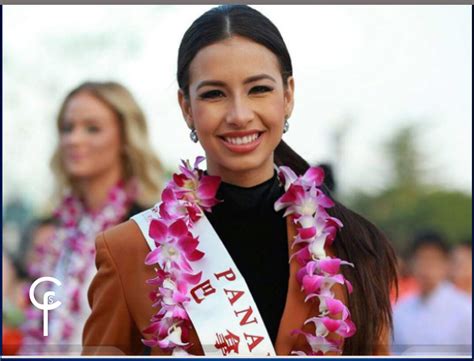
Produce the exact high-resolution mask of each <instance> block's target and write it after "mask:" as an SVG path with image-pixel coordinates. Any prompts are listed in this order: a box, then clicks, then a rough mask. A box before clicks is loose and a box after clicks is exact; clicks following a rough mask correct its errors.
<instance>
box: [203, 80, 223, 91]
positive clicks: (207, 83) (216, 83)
mask: <svg viewBox="0 0 474 361" xmlns="http://www.w3.org/2000/svg"><path fill="white" fill-rule="evenodd" d="M224 85H225V83H224V82H223V81H219V80H203V81H202V82H200V83H199V84H198V86H197V87H196V90H199V88H202V87H203V86H224Z"/></svg>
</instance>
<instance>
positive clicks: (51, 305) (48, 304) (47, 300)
mask: <svg viewBox="0 0 474 361" xmlns="http://www.w3.org/2000/svg"><path fill="white" fill-rule="evenodd" d="M43 282H53V283H55V284H56V285H58V286H61V281H59V280H58V279H56V278H54V277H40V278H38V279H37V280H36V281H34V282H33V284H32V285H31V287H30V300H31V303H33V305H34V306H35V307H36V308H38V309H40V310H43V336H48V311H51V310H54V309H55V308H58V307H59V306H60V305H61V301H56V302H53V301H54V296H55V295H56V294H55V293H54V291H47V292H45V293H44V295H43V303H39V302H38V301H37V300H36V298H35V289H36V287H37V286H38V285H39V284H40V283H43Z"/></svg>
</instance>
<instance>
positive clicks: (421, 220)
mask: <svg viewBox="0 0 474 361" xmlns="http://www.w3.org/2000/svg"><path fill="white" fill-rule="evenodd" d="M416 132H417V130H416V128H415V127H414V126H411V127H406V128H403V129H401V130H400V131H399V132H397V133H396V134H395V135H394V137H393V138H392V139H391V140H390V141H389V142H388V143H387V144H386V150H387V153H388V157H387V159H388V161H389V162H390V163H391V168H392V174H393V177H392V181H391V183H390V184H389V185H388V186H387V187H386V188H385V189H384V190H383V191H381V192H380V193H378V194H375V195H369V194H365V193H360V192H359V193H356V194H354V195H353V196H352V197H351V199H349V200H348V203H349V204H350V205H351V206H352V208H353V209H354V210H356V211H358V212H360V213H361V214H363V215H364V216H366V217H367V218H368V219H370V220H371V221H372V222H374V223H375V224H376V225H377V226H379V227H380V228H381V229H382V230H383V231H384V232H385V233H386V234H387V236H388V237H389V238H390V239H391V240H392V242H393V244H394V246H395V247H396V248H397V250H398V251H403V250H405V249H406V247H407V246H408V245H409V242H410V240H411V239H412V237H413V234H414V233H415V232H416V231H417V230H418V229H426V228H434V229H437V230H439V231H440V232H442V233H444V234H445V235H446V236H447V237H448V241H449V242H450V243H451V244H455V243H457V242H459V241H461V240H462V239H464V238H466V237H471V234H472V196H471V195H468V194H465V193H462V192H459V191H452V190H447V189H444V188H442V187H441V186H436V185H432V184H431V185H430V184H428V183H427V182H425V178H424V173H425V172H424V171H423V169H422V165H423V164H424V160H425V159H424V158H423V156H422V155H421V153H420V152H419V149H418V147H417V142H416V134H417V133H416Z"/></svg>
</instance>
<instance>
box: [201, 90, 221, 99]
mask: <svg viewBox="0 0 474 361" xmlns="http://www.w3.org/2000/svg"><path fill="white" fill-rule="evenodd" d="M223 96H224V93H223V92H222V91H221V90H210V91H208V92H205V93H203V94H201V95H200V97H201V99H215V98H221V97H223Z"/></svg>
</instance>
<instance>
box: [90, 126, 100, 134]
mask: <svg viewBox="0 0 474 361" xmlns="http://www.w3.org/2000/svg"><path fill="white" fill-rule="evenodd" d="M87 132H88V133H98V132H100V128H99V127H98V126H95V125H89V126H88V127H87Z"/></svg>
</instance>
